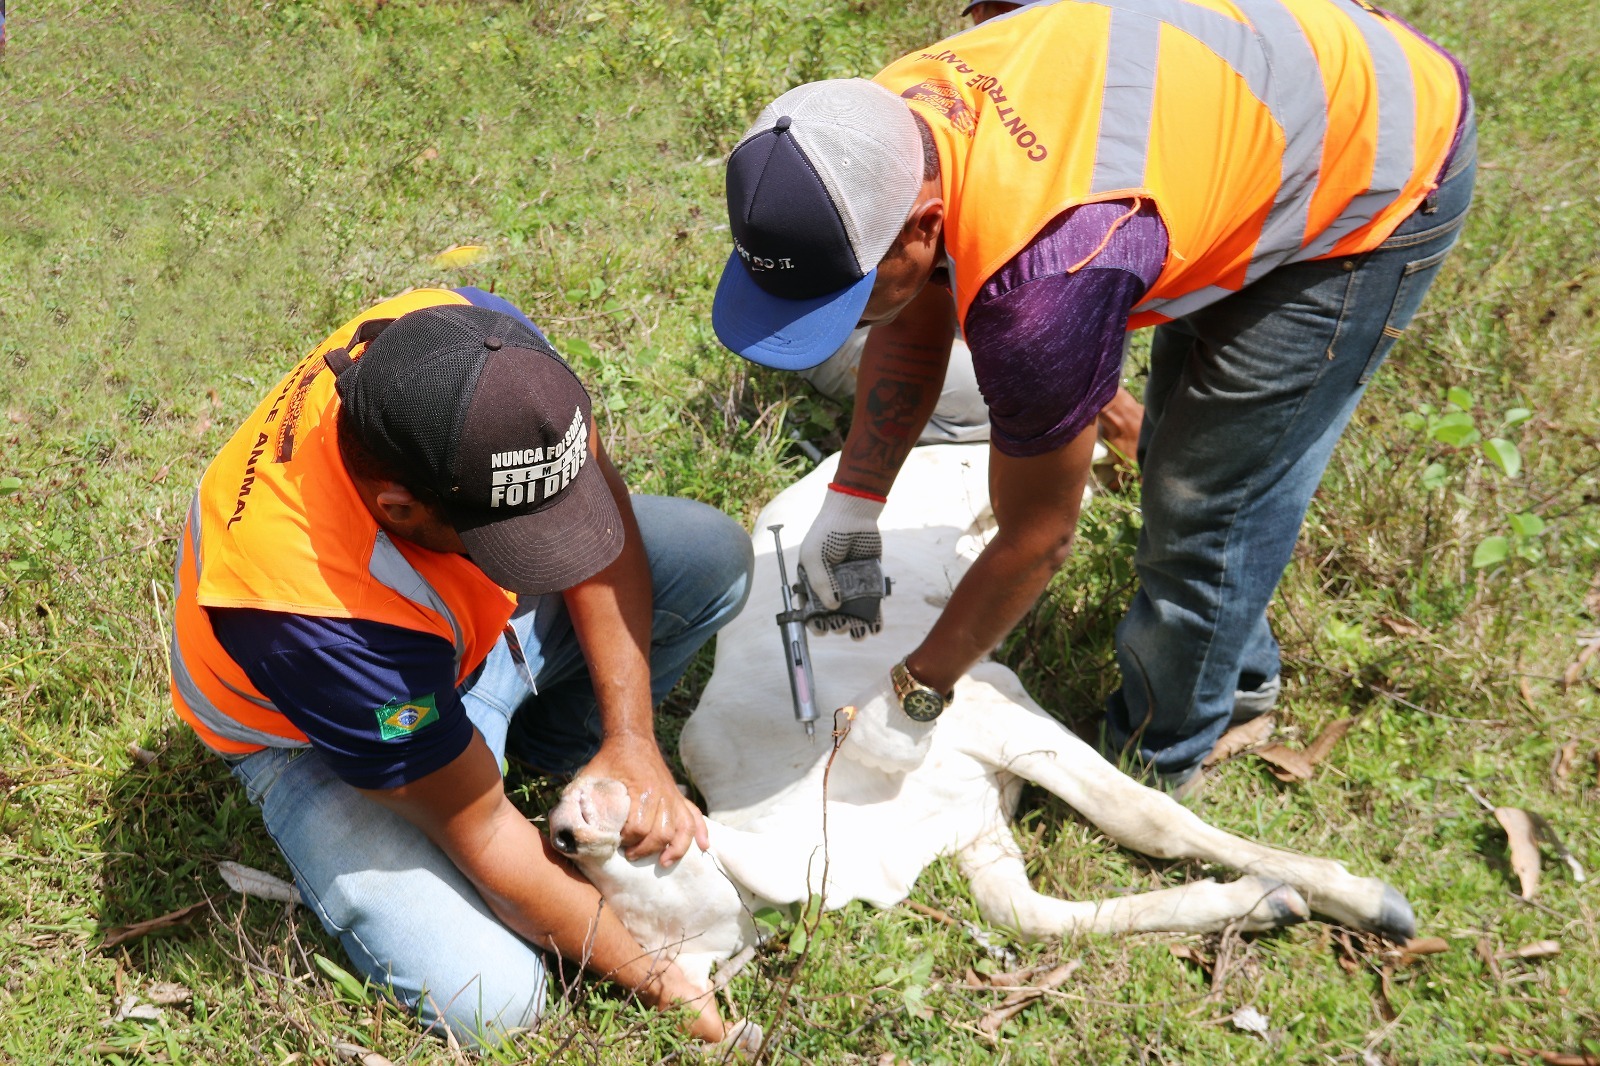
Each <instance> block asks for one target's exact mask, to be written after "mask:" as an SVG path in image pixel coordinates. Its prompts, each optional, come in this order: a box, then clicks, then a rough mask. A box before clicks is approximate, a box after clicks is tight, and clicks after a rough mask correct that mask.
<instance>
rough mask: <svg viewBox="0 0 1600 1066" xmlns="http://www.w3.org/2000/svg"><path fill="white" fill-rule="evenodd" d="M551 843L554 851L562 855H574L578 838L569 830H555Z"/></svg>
mask: <svg viewBox="0 0 1600 1066" xmlns="http://www.w3.org/2000/svg"><path fill="white" fill-rule="evenodd" d="M552 842H553V843H554V844H555V846H556V850H557V851H559V852H561V854H563V855H576V854H577V853H578V838H577V836H576V835H575V834H574V833H573V832H572V830H570V829H557V830H556V832H555V836H554V837H553V838H552Z"/></svg>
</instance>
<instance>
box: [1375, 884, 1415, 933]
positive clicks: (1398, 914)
mask: <svg viewBox="0 0 1600 1066" xmlns="http://www.w3.org/2000/svg"><path fill="white" fill-rule="evenodd" d="M1373 932H1375V933H1377V934H1378V935H1379V936H1383V937H1386V938H1388V939H1389V940H1392V941H1394V942H1395V943H1396V944H1404V943H1405V942H1406V941H1407V940H1410V939H1411V938H1412V937H1414V936H1416V935H1417V916H1416V915H1415V914H1414V913H1412V911H1411V903H1410V901H1409V900H1407V899H1406V898H1405V897H1404V896H1402V895H1401V894H1400V890H1399V889H1397V888H1395V887H1394V886H1393V885H1384V886H1383V899H1382V900H1380V901H1379V903H1378V924H1377V927H1376V928H1374V929H1373Z"/></svg>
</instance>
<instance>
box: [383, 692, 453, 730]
mask: <svg viewBox="0 0 1600 1066" xmlns="http://www.w3.org/2000/svg"><path fill="white" fill-rule="evenodd" d="M375 713H376V714H377V716H378V732H379V734H380V735H381V736H382V737H383V739H384V740H393V739H395V738H396V737H409V736H410V735H411V734H412V733H415V732H416V731H417V730H419V729H421V728H422V727H423V726H426V725H429V724H431V723H433V722H437V721H438V720H439V707H438V705H437V704H436V703H434V700H433V693H431V692H430V693H429V694H428V695H426V696H420V697H418V698H417V699H414V700H406V701H405V702H404V703H401V702H400V701H399V700H390V701H389V702H388V703H385V704H384V705H383V706H382V707H379V708H378V709H377V711H376V712H375Z"/></svg>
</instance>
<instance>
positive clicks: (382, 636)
mask: <svg viewBox="0 0 1600 1066" xmlns="http://www.w3.org/2000/svg"><path fill="white" fill-rule="evenodd" d="M749 574H750V542H749V539H748V538H747V537H746V536H745V534H744V531H743V530H742V529H741V528H740V527H739V526H738V525H737V524H736V523H735V522H733V521H732V520H731V519H729V518H727V517H726V516H724V515H722V514H721V513H720V512H718V511H716V510H715V509H713V508H710V507H707V506H704V505H702V504H698V503H694V502H691V501H687V500H675V499H665V498H659V497H637V498H633V497H630V496H629V494H628V490H627V487H626V485H625V484H624V483H623V481H622V477H621V475H620V474H618V472H617V470H616V468H615V467H614V466H613V465H612V463H611V461H610V460H609V459H608V458H607V457H606V454H605V451H604V449H602V448H601V446H600V443H599V439H598V437H597V435H596V433H595V429H594V423H593V419H592V417H591V413H590V401H589V396H588V393H587V392H586V391H585V390H584V387H583V385H582V384H581V383H580V382H579V381H578V379H577V377H576V376H575V375H574V374H573V372H572V371H571V370H570V369H569V368H568V367H567V365H566V364H565V363H564V362H563V361H562V360H561V359H560V358H559V357H558V356H557V355H556V354H555V352H554V351H553V350H552V349H551V347H550V345H549V343H548V342H547V341H546V340H545V338H544V336H543V334H541V333H540V332H539V330H538V329H537V328H536V327H535V326H534V325H533V323H532V322H530V321H528V320H527V318H526V317H525V316H523V315H522V314H521V312H519V311H517V310H516V308H514V307H513V306H511V305H510V304H509V303H507V302H506V301H504V300H503V299H500V298H499V297H494V296H490V295H489V294H487V293H483V292H480V291H478V290H474V289H460V290H443V289H425V290H420V291H417V292H412V293H408V294H406V295H404V296H401V297H398V298H396V299H393V300H389V301H387V302H385V303H382V304H379V305H378V306H376V307H374V308H372V309H371V310H369V311H367V312H365V313H363V314H362V315H360V316H358V317H357V318H356V319H354V320H353V321H351V322H349V323H347V324H346V325H345V326H343V327H342V328H341V329H339V330H338V331H337V332H335V333H334V334H333V335H332V336H331V337H329V338H328V339H327V340H326V341H324V342H323V343H322V344H320V345H318V346H317V348H316V349H315V350H314V351H312V353H311V354H310V355H309V356H307V357H306V358H305V359H304V360H302V361H301V362H300V363H299V364H297V365H296V366H295V367H294V368H293V369H292V370H291V371H290V372H289V373H288V374H287V375H286V376H285V377H284V378H283V379H282V380H281V381H280V382H278V384H277V385H275V386H274V387H273V389H272V390H271V392H269V393H268V394H267V396H266V398H265V399H264V400H263V401H262V402H261V404H260V406H259V407H257V408H256V410H255V412H254V413H253V414H252V415H251V416H250V417H249V419H247V420H246V422H245V423H244V425H243V426H242V427H241V428H240V429H239V430H238V432H237V433H235V434H234V436H233V438H232V439H231V440H229V442H228V443H227V445H226V446H225V447H224V448H223V450H222V452H221V453H220V454H219V455H218V456H217V458H216V459H215V460H214V461H213V462H212V464H211V466H210V468H209V469H207V471H206V473H205V475H204V477H203V478H202V479H201V482H200V488H199V491H198V493H197V494H196V497H195V501H194V504H193V507H192V508H191V510H190V513H189V518H188V523H187V528H186V529H185V531H184V536H183V541H182V545H181V549H180V552H179V556H178V561H177V575H176V619H175V626H174V639H173V648H172V698H173V703H174V705H175V707H176V709H177V712H178V714H179V715H180V716H182V718H183V719H184V720H185V721H186V722H188V724H189V725H190V726H192V727H193V728H194V730H195V732H196V733H198V734H199V736H200V738H201V740H203V741H204V742H205V743H206V744H207V745H208V746H209V747H210V748H212V749H213V750H215V751H216V752H218V753H219V754H220V755H221V756H222V757H223V758H224V759H226V760H227V761H228V763H229V765H230V767H231V768H232V771H233V773H234V775H235V776H236V777H237V778H239V780H240V781H241V782H242V783H243V785H244V787H245V788H246V789H247V790H248V792H249V795H250V798H251V800H252V801H253V802H254V803H256V804H257V805H258V806H259V807H260V808H261V813H262V817H263V819H264V821H265V822H266V827H267V830H268V832H270V833H271V834H272V838H273V840H274V841H276V843H277V844H278V847H279V848H280V849H281V850H282V852H283V855H284V857H285V858H286V859H287V860H288V863H289V866H290V867H291V869H292V870H293V871H294V876H295V880H296V882H297V884H298V885H299V889H300V893H301V895H302V896H303V897H304V899H305V901H306V903H307V905H309V906H310V907H311V908H312V909H313V910H315V911H316V913H317V915H318V917H319V918H320V919H321V920H322V922H323V924H324V925H325V926H326V927H327V929H328V930H329V931H330V932H331V933H333V934H334V935H336V936H338V937H339V938H340V940H341V941H342V942H343V944H344V946H345V949H346V951H347V952H348V953H349V956H350V959H351V961H352V962H353V963H354V964H355V966H356V968H357V969H358V970H359V971H360V972H361V973H362V974H364V975H365V976H366V977H368V978H369V979H370V980H372V981H373V982H374V983H375V984H377V985H380V986H382V987H385V988H387V989H389V990H391V991H392V992H393V994H394V995H395V996H396V997H397V998H399V999H400V1000H401V1001H403V1002H405V1003H406V1004H408V1005H410V1006H413V1007H414V1008H415V1009H417V1010H418V1011H419V1012H420V1013H421V1015H422V1017H423V1019H424V1020H425V1021H426V1022H428V1023H429V1024H430V1025H443V1026H447V1027H448V1028H450V1029H451V1030H452V1031H454V1032H455V1033H456V1034H457V1035H458V1036H460V1037H463V1038H468V1039H473V1040H477V1041H480V1042H484V1043H495V1042H498V1041H499V1040H501V1039H503V1038H504V1035H505V1033H506V1031H507V1030H510V1029H514V1028H517V1027H522V1026H528V1025H533V1024H535V1023H536V1022H537V1020H538V1018H539V1015H540V1013H541V1010H542V1007H543V1003H544V997H545V989H546V979H545V965H544V957H543V956H542V955H541V951H554V952H557V953H559V954H560V955H561V956H563V957H565V958H567V959H570V960H573V961H575V962H580V963H582V964H583V965H585V966H587V967H588V968H589V969H591V970H593V971H594V972H596V973H599V974H602V975H605V976H608V977H610V978H612V979H613V980H615V981H617V982H618V983H620V984H621V985H623V986H624V987H626V988H629V989H632V990H633V991H635V992H637V993H638V994H639V995H640V996H641V997H642V998H643V999H644V1000H645V1001H646V1002H648V1003H650V1004H653V1005H655V1006H658V1007H665V1006H668V1005H671V1004H673V1003H677V1002H688V1003H690V1004H691V1010H692V1011H694V1012H696V1013H695V1016H694V1019H693V1021H692V1023H691V1030H692V1031H693V1032H694V1034H695V1035H697V1036H700V1037H702V1038H705V1039H718V1038H720V1037H721V1036H722V1035H723V1029H722V1022H721V1020H720V1019H719V1017H718V1015H717V1011H716V1007H715V1005H714V1003H713V1002H712V1001H711V999H710V998H709V997H705V996H701V993H702V992H703V991H704V990H703V989H699V988H697V987H694V986H693V985H692V984H691V983H690V982H689V981H688V980H687V979H686V978H685V977H684V976H683V974H682V973H681V972H680V971H679V970H678V969H677V967H676V966H668V967H665V968H662V967H660V966H657V967H655V968H654V969H652V967H651V964H650V961H649V960H648V958H647V957H646V956H645V955H644V953H643V952H642V951H641V950H640V948H639V946H638V944H637V943H636V942H635V941H634V940H633V938H632V937H631V936H630V935H629V934H628V933H627V931H626V930H625V929H624V928H623V927H622V925H621V923H620V922H619V921H618V920H617V919H616V917H615V916H614V915H613V914H612V913H611V912H610V911H609V910H605V909H603V908H602V907H601V906H600V897H599V895H598V893H597V892H596V891H595V889H594V888H593V887H592V886H591V885H590V884H589V883H588V882H587V881H585V880H584V879H583V878H582V877H581V876H580V875H578V874H577V873H576V872H575V871H574V870H573V869H572V868H571V867H570V866H569V865H568V864H567V863H566V861H565V860H564V859H563V858H561V856H559V855H558V854H557V853H556V852H555V851H554V850H553V849H551V847H550V845H549V843H548V841H546V840H545V839H544V837H543V836H542V835H541V834H540V833H539V832H538V831H537V830H536V829H534V827H533V826H532V825H530V824H529V822H528V821H527V819H526V818H524V817H523V816H522V815H521V814H520V813H519V812H518V811H517V810H516V808H515V807H513V806H512V805H511V803H510V802H509V801H508V800H507V798H506V795H505V790H504V786H503V781H502V767H503V766H504V758H505V756H507V755H509V756H510V757H512V758H517V759H519V760H521V761H524V762H526V763H528V764H529V765H531V766H533V767H535V768H537V769H540V770H545V771H550V772H555V773H571V772H574V771H576V770H578V769H580V768H582V767H584V766H585V765H587V767H588V769H589V772H590V773H593V774H596V775H598V776H602V777H613V778H616V779H618V780H621V781H623V782H624V783H626V784H627V786H628V791H629V794H630V795H631V796H633V797H635V799H634V801H633V803H634V806H633V809H632V810H631V811H630V814H629V818H628V822H627V826H626V828H625V830H624V837H623V843H624V846H625V847H626V848H627V849H629V854H630V856H631V857H634V858H638V857H641V856H647V855H652V854H659V856H660V860H659V861H660V863H661V865H662V866H670V865H671V864H672V863H674V862H675V861H676V860H677V859H678V858H679V857H680V856H682V855H683V854H684V852H685V851H686V850H687V849H688V848H689V847H690V845H691V843H694V842H698V844H699V845H700V846H701V847H704V846H705V843H706V830H705V823H704V820H703V818H702V817H701V814H700V812H699V811H698V810H696V809H695V807H694V806H693V805H692V804H691V803H689V802H688V801H687V800H686V799H684V798H683V797H682V795H681V794H680V793H679V792H678V790H677V788H676V786H675V784H674V782H673V779H672V775H671V773H670V771H668V769H667V767H666V765H665V763H664V762H663V761H662V758H661V753H660V750H659V748H658V747H657V745H656V741H655V735H654V729H653V725H652V720H651V717H652V709H653V707H654V704H655V703H656V702H658V701H659V700H660V699H661V698H662V697H664V696H665V695H666V693H667V691H668V690H670V689H671V688H672V686H673V684H674V683H675V682H676V681H677V680H678V678H679V677H680V676H681V675H682V673H683V671H684V669H685V668H686V666H687V665H688V662H689V660H690V658H691V657H692V656H693V655H694V653H695V651H696V650H697V649H698V648H699V647H700V646H701V645H702V644H704V643H705V642H706V641H707V640H708V639H710V637H711V636H712V634H714V633H715V632H716V631H717V630H718V629H719V628H720V627H721V626H722V625H723V623H724V622H726V621H727V620H728V619H729V618H731V617H732V616H733V615H734V614H736V613H737V612H738V610H739V608H740V607H741V606H742V605H743V603H744V598H745V595H746V593H747V591H748V586H749Z"/></svg>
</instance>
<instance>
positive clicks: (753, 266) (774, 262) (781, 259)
mask: <svg viewBox="0 0 1600 1066" xmlns="http://www.w3.org/2000/svg"><path fill="white" fill-rule="evenodd" d="M733 248H734V251H736V252H738V253H739V258H740V259H742V260H744V265H745V266H747V267H749V268H750V272H751V273H755V272H757V271H761V270H793V269H794V260H793V259H791V258H789V257H788V256H774V257H771V258H768V257H765V256H759V255H753V254H751V252H750V250H749V249H748V248H746V247H745V246H744V245H742V244H740V243H739V238H737V237H735V238H734V239H733Z"/></svg>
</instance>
